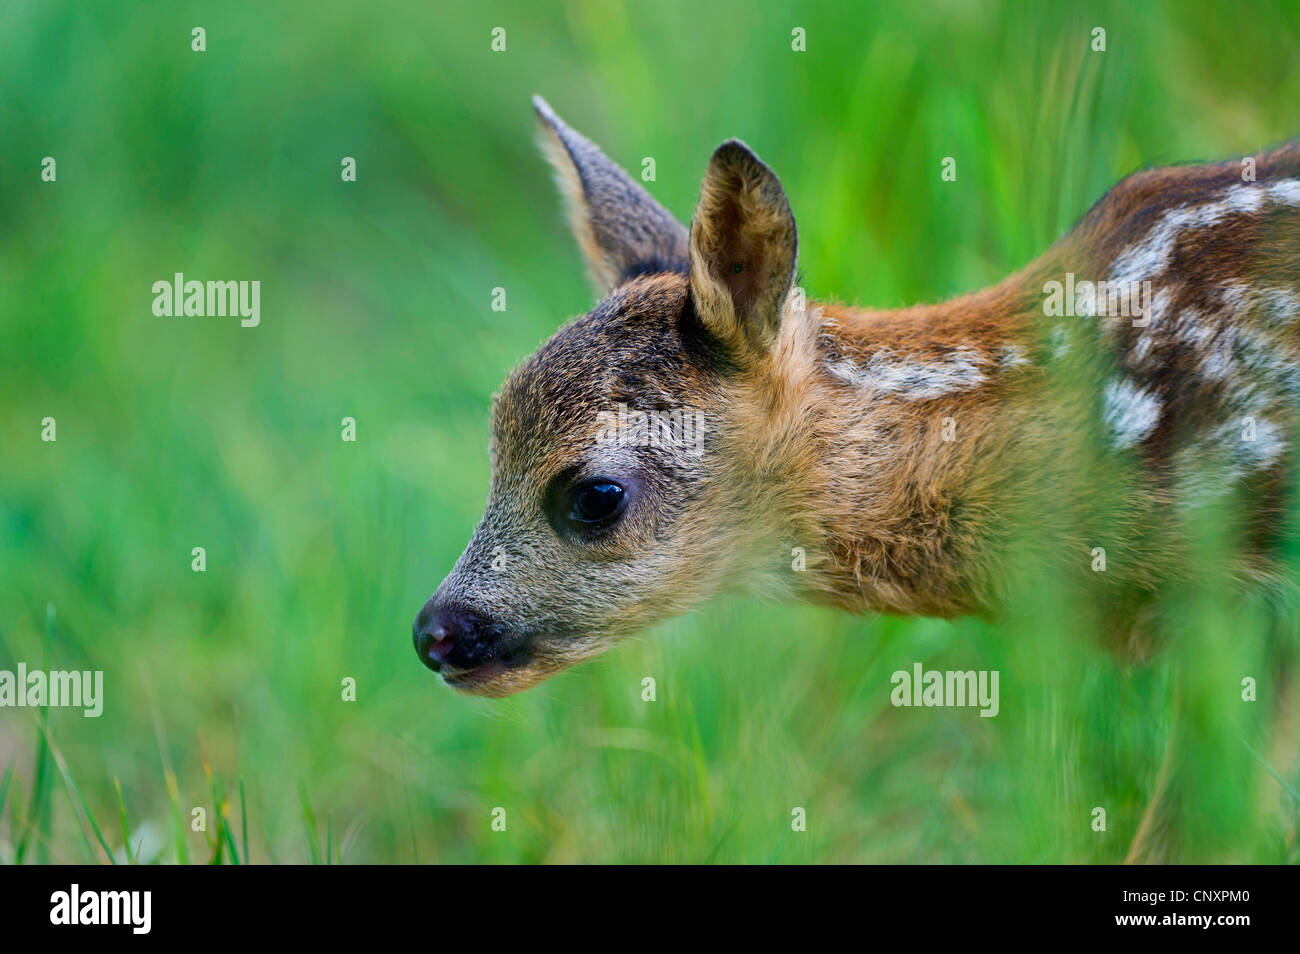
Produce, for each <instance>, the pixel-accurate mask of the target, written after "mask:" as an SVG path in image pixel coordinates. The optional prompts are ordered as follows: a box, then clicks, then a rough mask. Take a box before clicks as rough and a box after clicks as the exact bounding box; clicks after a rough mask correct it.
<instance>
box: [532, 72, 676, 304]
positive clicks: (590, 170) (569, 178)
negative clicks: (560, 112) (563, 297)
mask: <svg viewBox="0 0 1300 954" xmlns="http://www.w3.org/2000/svg"><path fill="white" fill-rule="evenodd" d="M533 108H534V109H536V110H537V116H538V118H539V119H540V120H541V124H542V132H543V137H542V149H543V151H544V152H545V153H546V157H547V158H548V159H549V160H550V161H551V165H553V166H555V172H556V178H557V180H558V181H559V183H560V189H561V191H563V193H564V195H565V198H566V199H567V204H568V207H569V222H570V225H571V226H572V228H573V232H574V235H575V236H576V237H577V239H578V245H579V246H581V248H582V253H583V256H584V257H585V258H586V260H587V270H588V272H589V273H590V274H591V278H592V281H594V282H595V283H596V287H597V288H598V289H599V290H600V292H601V293H602V294H604V293H605V292H608V291H610V290H611V289H613V288H614V287H615V286H617V285H620V284H622V283H623V282H625V281H627V279H629V278H633V277H635V276H637V275H645V274H650V273H653V272H670V271H677V272H685V271H686V268H687V264H688V257H687V234H686V229H685V228H683V227H682V224H681V223H680V222H678V221H677V220H676V219H674V218H673V217H672V215H671V214H670V213H669V212H668V210H666V209H665V208H664V207H663V206H661V205H660V204H659V203H658V202H656V201H655V200H654V199H652V198H651V197H650V193H648V192H646V191H645V189H643V188H641V187H640V186H639V185H637V184H636V183H635V182H633V181H632V179H631V178H630V177H629V176H628V174H627V173H626V172H624V171H623V170H622V169H620V168H619V167H618V166H617V165H615V164H614V163H613V162H611V161H610V160H609V159H608V158H606V156H605V154H604V153H603V152H601V151H600V150H599V149H598V148H597V147H596V146H595V144H593V143H592V142H591V141H589V140H588V139H586V138H584V137H583V136H580V135H579V134H578V133H576V132H574V131H573V130H572V129H570V128H569V127H568V126H567V125H565V123H564V121H563V120H562V119H560V117H559V116H557V115H555V112H554V111H553V110H552V109H551V107H550V105H549V104H548V103H547V102H546V100H544V99H542V98H541V97H540V96H534V97H533Z"/></svg>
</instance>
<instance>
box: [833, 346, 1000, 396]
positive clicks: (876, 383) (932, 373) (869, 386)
mask: <svg viewBox="0 0 1300 954" xmlns="http://www.w3.org/2000/svg"><path fill="white" fill-rule="evenodd" d="M988 363H989V360H988V358H986V357H985V356H983V355H982V354H980V352H978V351H976V350H975V349H974V348H965V347H963V348H957V349H956V350H954V351H953V353H952V354H951V355H949V356H948V358H946V359H945V360H943V361H919V360H916V359H915V358H903V357H899V356H897V355H895V354H894V353H893V352H892V351H890V350H889V349H888V348H882V349H881V350H879V351H877V352H876V353H875V354H873V355H872V356H871V357H870V358H869V359H867V361H866V362H865V363H862V364H857V363H855V362H853V361H850V360H848V359H840V360H838V361H834V362H828V363H827V365H826V370H827V371H829V372H830V373H831V374H833V375H835V377H837V378H839V379H840V380H841V381H844V382H846V383H848V384H851V385H853V386H854V387H857V388H862V389H864V390H870V391H876V392H879V393H882V394H898V395H901V396H902V397H903V398H904V399H905V400H909V401H926V400H930V399H931V398H937V397H943V396H944V395H945V394H955V393H957V392H960V391H969V390H971V389H973V388H977V387H979V386H980V385H981V384H983V383H984V381H985V380H986V376H985V373H984V370H983V368H984V366H987V365H988Z"/></svg>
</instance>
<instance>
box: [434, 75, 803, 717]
mask: <svg viewBox="0 0 1300 954" xmlns="http://www.w3.org/2000/svg"><path fill="white" fill-rule="evenodd" d="M534 106H535V107H536V110H537V114H538V116H539V118H540V120H541V125H542V129H543V135H544V148H545V150H546V152H547V154H548V157H549V159H550V160H551V162H552V163H553V164H554V166H555V169H556V172H557V176H558V179H559V182H560V185H561V188H562V189H563V192H564V194H565V196H566V198H567V200H568V206H569V213H570V221H571V224H572V228H573V231H574V233H575V234H576V236H577V239H578V243H579V245H580V246H581V249H582V252H583V254H584V256H585V258H586V262H587V266H588V269H589V271H590V274H591V277H592V279H593V280H594V282H595V284H596V286H597V288H598V291H599V292H600V293H601V294H602V295H603V297H602V298H601V300H600V301H599V302H598V303H597V304H596V306H595V307H594V308H593V309H592V310H591V311H590V312H589V313H587V314H586V315H583V316H581V317H579V318H577V319H575V320H573V321H571V322H569V323H568V324H566V325H565V326H564V327H562V328H561V329H560V330H559V331H558V332H557V333H556V334H555V335H554V337H552V338H551V339H550V340H549V341H548V342H546V343H545V344H544V345H543V346H542V347H541V349H540V350H539V351H537V352H536V353H535V354H534V355H533V356H532V357H530V358H529V359H528V360H527V361H525V362H524V363H523V364H522V365H521V366H520V367H518V368H517V369H516V370H515V371H514V372H512V373H511V375H510V376H509V377H508V378H507V380H506V382H505V384H504V385H503V386H502V388H501V391H500V392H499V394H498V395H497V396H496V398H495V402H494V405H493V409H492V437H491V457H492V481H491V487H490V490H489V494H488V502H487V511H486V513H485V514H484V516H483V519H482V522H481V523H480V524H479V526H478V528H477V529H476V530H475V532H474V534H473V536H472V538H471V539H470V541H469V545H468V546H467V547H466V549H465V552H464V553H463V554H462V555H461V557H460V559H459V560H458V561H457V563H456V565H455V567H454V568H453V569H452V571H451V573H450V574H449V575H448V576H447V578H446V580H444V581H443V583H442V585H441V586H439V587H438V590H437V592H436V593H434V595H433V596H432V597H431V598H430V599H429V601H428V603H426V604H425V606H424V608H423V610H421V612H420V614H419V616H418V618H417V619H416V621H415V627H414V641H415V647H416V651H417V652H418V654H419V656H420V659H421V660H422V661H423V662H424V663H425V664H426V665H427V666H429V667H430V668H431V669H433V670H435V671H437V672H440V673H441V674H442V676H443V678H444V679H445V680H446V681H447V682H448V683H449V684H450V685H452V686H455V687H456V688H458V689H463V690H466V691H470V692H475V693H480V694H484V695H507V694H510V693H513V692H517V691H519V690H521V689H525V688H527V687H529V686H531V685H533V684H535V683H537V682H539V681H540V680H542V679H544V678H546V677H547V676H549V675H551V674H552V673H555V672H557V671H559V670H561V669H563V668H565V667H567V666H570V665H572V664H574V663H576V662H578V661H580V660H583V659H586V658H589V657H591V656H593V655H595V654H597V653H599V652H601V651H602V650H604V649H605V648H606V647H607V646H609V645H610V644H611V643H612V642H614V641H615V640H617V639H618V638H619V637H622V636H626V635H629V634H631V633H633V632H636V631H637V630H640V629H643V628H644V627H646V626H648V625H650V624H652V623H654V622H656V621H658V620H661V619H664V618H666V617H668V616H671V615H674V614H676V613H680V612H682V611H684V610H685V609H687V608H688V607H690V606H692V605H694V604H696V603H698V602H699V601H701V600H703V599H705V598H707V597H709V596H711V595H712V594H714V593H715V592H716V591H718V590H719V589H720V588H721V587H722V586H723V585H724V584H725V583H727V582H728V581H729V580H730V579H732V578H734V577H735V576H736V575H737V571H738V569H740V564H741V562H742V561H743V560H744V559H746V558H745V557H744V556H742V554H745V553H753V552H755V549H756V545H757V542H758V541H759V540H762V539H772V538H774V537H775V536H779V535H781V534H782V533H783V532H785V531H784V527H783V521H782V519H781V517H780V515H779V513H780V511H781V509H782V506H783V504H782V503H781V502H780V498H781V497H782V496H783V494H782V493H781V492H780V491H779V489H778V487H779V484H780V480H779V476H780V475H779V474H777V473H773V472H771V467H770V461H771V460H772V454H771V453H770V447H769V448H764V447H763V446H761V445H764V444H771V443H772V441H773V440H774V438H772V437H771V436H770V435H769V436H766V437H765V436H764V434H765V432H764V429H763V427H762V426H761V425H758V426H756V422H755V418H756V417H757V418H768V417H771V416H773V415H779V414H780V413H781V405H782V395H781V387H780V385H779V380H778V376H777V374H776V372H775V370H774V369H775V367H776V366H777V365H778V364H779V363H780V358H779V355H780V352H781V351H782V344H781V339H782V337H783V336H782V324H783V314H787V313H792V309H788V308H787V299H788V298H790V299H793V297H794V296H791V295H790V292H791V289H792V286H793V283H794V273H795V257H796V236H795V222H794V217H793V215H792V214H791V212H790V207H789V204H788V203H787V201H786V197H785V192H784V191H783V189H782V187H781V184H780V182H778V180H777V178H776V176H775V175H774V174H773V173H772V171H771V170H770V169H768V167H767V166H765V165H764V164H763V163H762V162H761V161H760V160H759V159H758V157H757V156H755V155H754V153H753V152H752V151H750V149H749V148H748V147H746V146H745V145H744V144H743V143H741V142H739V141H737V140H730V141H728V142H725V143H723V144H722V145H721V146H719V147H718V149H717V151H716V152H714V154H713V158H712V160H711V161H710V162H709V165H708V168H707V169H706V171H705V174H704V184H703V189H702V194H701V198H700V203H699V206H698V208H697V209H696V212H695V216H694V219H693V221H692V224H691V228H690V231H689V233H688V231H687V230H686V229H685V228H683V227H682V225H681V224H680V223H679V222H677V221H676V220H675V219H674V218H673V217H672V216H671V215H670V214H669V213H668V212H667V211H666V210H665V209H664V208H663V207H662V206H660V205H659V204H658V203H657V202H655V200H654V199H652V198H651V197H650V195H649V194H647V193H646V191H645V190H644V189H643V188H642V187H641V186H640V185H638V184H637V183H635V182H633V180H632V179H631V178H630V177H629V176H628V175H627V174H626V173H625V172H623V170H622V169H620V168H619V167H618V166H617V165H615V164H614V163H612V162H611V161H610V160H609V159H607V158H606V157H605V156H604V155H603V154H602V153H601V151H600V150H599V149H598V148H596V146H594V145H593V144H592V143H591V142H589V141H588V140H587V139H585V138H583V137H582V136H580V135H578V134H577V133H576V132H574V131H573V130H572V129H570V128H569V127H568V126H566V125H565V124H564V123H563V122H562V121H561V120H560V119H559V117H557V116H556V115H555V113H553V112H552V111H551V109H550V107H549V106H548V105H547V104H546V103H545V102H544V101H543V100H541V99H540V98H536V99H534ZM789 320H795V319H793V318H791V319H789ZM765 461H766V462H769V463H768V464H765V463H764V462H765ZM782 552H788V550H786V551H782V550H780V548H779V547H777V546H775V545H774V546H773V548H772V550H771V554H772V555H773V556H776V555H778V554H780V553H782ZM747 575H750V574H747Z"/></svg>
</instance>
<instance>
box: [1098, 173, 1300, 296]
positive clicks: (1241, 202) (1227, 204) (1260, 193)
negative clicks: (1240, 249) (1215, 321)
mask: <svg viewBox="0 0 1300 954" xmlns="http://www.w3.org/2000/svg"><path fill="white" fill-rule="evenodd" d="M1266 199H1268V200H1271V201H1273V202H1282V203H1287V204H1292V205H1293V204H1297V203H1300V180H1297V179H1281V180H1279V181H1277V182H1272V183H1269V184H1267V185H1263V184H1254V183H1249V184H1246V183H1243V184H1240V185H1234V186H1232V187H1231V188H1229V189H1228V190H1227V191H1226V192H1225V193H1224V195H1223V198H1221V199H1219V200H1218V201H1216V202H1207V203H1205V204H1204V205H1193V206H1187V205H1183V206H1179V207H1178V208H1176V209H1170V210H1169V211H1167V212H1166V213H1165V214H1164V215H1162V216H1161V217H1160V220H1159V221H1158V222H1157V223H1156V224H1155V226H1154V227H1153V228H1152V229H1151V231H1150V232H1148V233H1147V234H1146V235H1145V236H1144V237H1143V238H1142V239H1141V240H1139V241H1138V242H1135V243H1134V244H1133V245H1130V246H1129V247H1128V248H1126V249H1125V250H1124V251H1123V252H1121V253H1120V254H1119V255H1118V256H1117V257H1116V259H1115V262H1114V264H1113V265H1112V266H1111V276H1110V281H1112V282H1136V281H1141V280H1143V279H1150V278H1152V277H1153V276H1155V275H1158V274H1160V273H1161V272H1162V271H1164V270H1165V268H1166V267H1167V266H1168V265H1169V259H1170V256H1172V255H1173V251H1174V246H1175V245H1176V244H1177V243H1178V237H1179V235H1180V234H1181V233H1182V232H1183V231H1185V230H1187V229H1200V228H1208V227H1209V226H1211V225H1216V224H1218V223H1219V222H1220V221H1222V220H1223V219H1224V218H1226V217H1227V216H1229V215H1241V214H1247V215H1250V214H1254V213H1257V212H1259V211H1261V210H1262V209H1263V207H1264V202H1265V200H1266Z"/></svg>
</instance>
